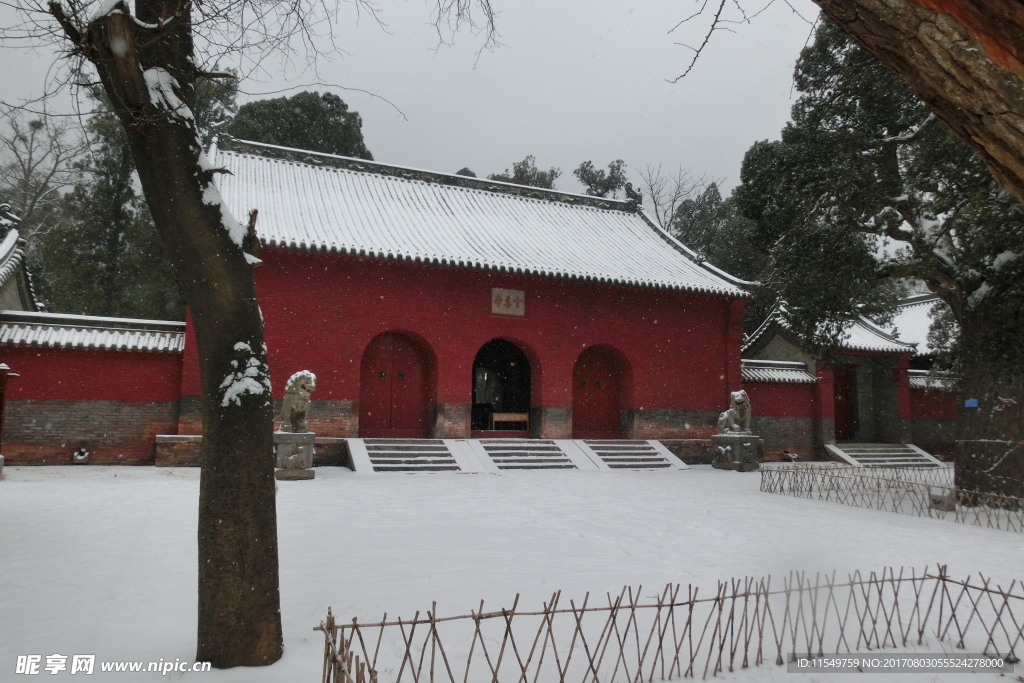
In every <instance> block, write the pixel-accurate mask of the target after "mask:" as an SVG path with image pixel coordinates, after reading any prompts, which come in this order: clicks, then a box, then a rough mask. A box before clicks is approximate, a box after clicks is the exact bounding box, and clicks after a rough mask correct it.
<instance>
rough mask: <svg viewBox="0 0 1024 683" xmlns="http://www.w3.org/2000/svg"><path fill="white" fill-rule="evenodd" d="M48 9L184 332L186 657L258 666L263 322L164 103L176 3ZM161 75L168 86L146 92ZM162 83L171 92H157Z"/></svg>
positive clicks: (178, 118)
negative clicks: (188, 528) (191, 422)
mask: <svg viewBox="0 0 1024 683" xmlns="http://www.w3.org/2000/svg"><path fill="white" fill-rule="evenodd" d="M50 9H51V12H52V13H53V14H54V16H55V17H56V18H57V19H58V21H60V23H61V26H62V27H63V28H64V30H65V33H67V35H68V37H69V38H70V39H71V41H72V42H73V43H74V48H73V49H74V50H77V51H79V52H80V53H81V54H83V55H84V56H85V57H86V58H87V59H88V60H89V61H90V62H92V64H93V65H94V66H95V67H96V70H97V71H98V73H99V76H100V80H101V81H102V83H103V87H104V88H105V90H106V93H107V95H108V96H109V98H110V102H111V104H112V106H113V108H114V111H115V113H116V114H117V116H118V117H119V119H120V120H121V122H122V123H123V125H124V127H125V130H126V131H127V135H128V140H129V144H130V146H131V150H132V155H133V157H134V159H135V165H136V168H137V170H138V173H139V179H140V181H141V185H142V190H143V193H144V194H145V197H146V201H147V203H148V205H149V209H150V212H151V214H152V216H153V221H154V223H155V224H156V227H157V229H158V231H159V232H160V235H161V237H162V239H163V241H164V243H165V244H166V245H167V249H168V252H169V254H170V256H171V259H172V261H173V263H174V266H175V269H176V271H177V274H178V278H179V280H180V281H181V285H182V288H183V289H184V292H185V296H186V299H187V301H188V304H189V307H190V309H191V312H192V318H193V321H194V325H195V333H196V346H197V350H198V354H199V367H200V375H201V384H202V416H203V444H202V456H201V466H202V474H201V480H200V491H199V538H198V540H199V630H198V646H197V653H196V658H197V660H199V661H209V662H212V664H213V666H215V667H218V668H227V667H232V666H260V665H266V664H271V663H273V662H275V661H277V660H278V659H279V658H280V656H281V653H282V632H281V615H280V597H279V592H278V553H277V513H276V505H275V480H274V462H273V407H272V399H271V395H270V386H269V375H268V373H267V365H266V348H265V346H264V344H263V323H262V319H261V316H260V311H259V308H258V306H257V302H256V289H255V284H254V282H253V277H252V266H251V265H249V263H248V262H247V260H246V257H245V254H244V253H243V251H242V249H241V247H240V246H239V245H238V244H236V243H235V242H234V241H233V239H232V237H231V235H229V233H228V231H227V230H226V228H225V224H226V219H225V217H224V215H223V214H222V210H221V207H220V206H219V204H218V203H217V201H216V199H219V195H216V191H215V189H213V190H212V192H213V194H212V195H211V188H213V174H214V172H215V170H214V169H209V168H206V167H204V165H203V164H201V162H200V158H201V154H202V150H201V148H200V143H199V139H198V136H197V131H196V128H195V123H194V120H193V119H192V118H191V112H190V111H189V110H186V109H185V108H184V107H176V106H175V102H176V100H175V97H177V98H180V101H181V103H183V104H184V105H186V106H187V107H188V108H189V109H191V108H192V107H193V106H194V104H195V94H194V83H195V79H196V76H197V73H198V72H197V70H196V68H195V66H193V64H192V35H191V26H190V23H189V22H190V18H189V13H188V8H187V5H186V4H185V3H184V2H180V1H172V2H166V0H137V2H136V9H137V13H138V14H137V18H138V21H136V20H135V19H133V18H132V17H131V16H130V14H129V9H128V7H127V5H126V4H122V5H120V6H119V9H118V10H116V11H115V12H113V13H110V14H107V15H105V16H101V17H95V18H93V19H92V20H91V21H90V22H89V24H88V25H87V26H82V25H80V24H77V23H76V22H75V21H74V20H73V19H69V18H68V17H66V16H65V15H64V13H63V11H62V9H61V7H60V5H59V4H57V3H51V5H50ZM161 71H162V72H165V73H166V75H169V76H170V77H171V78H173V81H172V80H171V79H170V78H165V79H164V80H163V84H164V85H163V86H155V85H154V83H155V80H156V79H157V77H159V76H160V75H161ZM168 83H171V84H172V85H173V92H172V93H168V94H167V95H166V97H160V96H159V89H160V87H166V86H167V84H168ZM154 89H155V90H156V91H157V93H156V94H154ZM214 198H216V199H214ZM235 380H237V381H240V382H241V384H239V383H237V382H236V381H235ZM246 382H248V384H246ZM246 386H248V387H249V389H250V390H249V391H244V390H242V391H239V388H243V389H244V388H245V387H246ZM261 387H262V388H261Z"/></svg>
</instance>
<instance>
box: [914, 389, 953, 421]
mask: <svg viewBox="0 0 1024 683" xmlns="http://www.w3.org/2000/svg"><path fill="white" fill-rule="evenodd" d="M958 404H959V397H958V395H957V394H956V393H955V392H952V391H925V390H924V389H911V390H910V410H911V413H912V414H913V417H915V418H917V419H919V420H955V419H956V410H957V405H958Z"/></svg>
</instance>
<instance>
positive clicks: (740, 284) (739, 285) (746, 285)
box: [637, 208, 761, 299]
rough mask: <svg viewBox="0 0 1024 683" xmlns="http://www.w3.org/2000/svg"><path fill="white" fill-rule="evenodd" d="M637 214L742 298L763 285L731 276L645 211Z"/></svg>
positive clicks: (640, 209) (639, 211) (748, 296)
mask: <svg viewBox="0 0 1024 683" xmlns="http://www.w3.org/2000/svg"><path fill="white" fill-rule="evenodd" d="M637 213H638V214H639V215H640V217H641V218H643V219H644V222H645V223H647V225H648V226H649V227H650V228H651V229H652V230H654V232H655V233H657V235H658V236H659V237H661V239H663V240H665V241H666V242H668V243H669V244H670V245H671V246H672V247H673V248H674V249H675V250H676V251H678V252H680V253H681V254H683V255H684V256H686V257H687V258H688V259H690V260H691V261H693V262H694V263H695V264H697V265H698V266H700V267H701V268H703V269H705V270H707V271H708V272H710V273H711V274H712V275H714V276H715V277H719V278H721V279H723V280H725V281H726V282H728V283H729V284H731V285H733V286H734V287H736V289H738V290H739V291H740V292H742V294H740V296H741V297H743V298H745V299H749V298H751V297H752V296H753V294H751V293H750V291H749V290H751V289H755V288H757V287H759V286H760V285H761V283H760V282H756V281H751V280H743V279H741V278H738V277H736V276H735V275H730V274H729V273H727V272H725V271H724V270H722V269H721V268H718V267H717V266H714V265H712V264H711V263H708V262H707V261H705V260H704V259H702V258H701V257H700V255H699V254H697V252H695V251H694V250H693V249H691V248H690V247H688V246H686V245H685V244H683V243H682V242H680V241H679V240H678V239H676V238H675V237H673V236H672V235H671V234H670V233H669V232H668V231H666V230H664V229H663V228H662V227H661V226H660V225H658V223H657V221H655V220H654V219H652V218H651V217H650V216H649V215H648V214H647V212H646V211H644V210H643V208H639V209H638V210H637Z"/></svg>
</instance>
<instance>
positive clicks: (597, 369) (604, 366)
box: [572, 346, 623, 439]
mask: <svg viewBox="0 0 1024 683" xmlns="http://www.w3.org/2000/svg"><path fill="white" fill-rule="evenodd" d="M622 370H623V368H622V363H621V362H620V360H619V358H618V356H617V355H616V353H615V352H614V351H612V350H611V349H609V348H605V347H601V346H592V347H590V348H589V349H587V350H586V351H584V352H583V353H581V354H580V357H579V358H577V359H576V365H575V366H574V367H573V370H572V435H573V438H577V439H618V438H621V437H622V426H621V423H620V418H619V408H620V406H621V404H622V399H621V396H622V393H621V392H622V375H623V372H622Z"/></svg>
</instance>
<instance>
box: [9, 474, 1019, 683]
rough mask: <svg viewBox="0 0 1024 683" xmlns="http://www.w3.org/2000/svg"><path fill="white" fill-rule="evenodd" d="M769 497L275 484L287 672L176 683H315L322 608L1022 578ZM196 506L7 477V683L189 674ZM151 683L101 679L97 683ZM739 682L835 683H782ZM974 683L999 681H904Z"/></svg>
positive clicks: (976, 550)
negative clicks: (91, 657)
mask: <svg viewBox="0 0 1024 683" xmlns="http://www.w3.org/2000/svg"><path fill="white" fill-rule="evenodd" d="M758 483H759V476H758V475H757V473H744V474H740V473H735V472H724V471H718V470H712V469H711V468H709V467H704V466H698V467H694V468H693V469H691V470H688V471H672V472H665V471H661V472H579V471H575V472H573V471H570V472H561V471H545V472H512V473H507V474H505V475H503V476H493V475H465V474H447V473H445V474H435V475H429V474H416V475H397V474H396V475H358V474H355V473H352V472H350V471H348V470H345V469H342V468H319V469H317V476H316V479H315V480H313V481H296V482H279V483H278V497H277V505H278V519H279V538H280V557H281V603H282V612H283V621H284V629H285V647H286V650H285V655H284V657H283V659H282V660H281V661H280V662H278V663H277V664H275V665H274V666H272V667H266V668H262V669H233V670H228V671H214V672H212V673H204V674H170V675H169V676H167V678H168V679H180V678H189V677H192V676H195V677H197V678H199V679H202V680H210V681H222V682H224V683H227V682H234V681H246V682H248V681H253V682H257V683H258V682H263V681H267V682H269V681H275V682H277V681H281V682H284V681H287V682H289V683H290V682H292V681H294V682H296V683H298V682H301V681H318V680H319V676H320V667H321V658H322V653H323V640H322V637H321V634H320V633H318V632H314V631H313V630H312V629H313V627H314V626H315V625H316V624H318V623H319V622H320V620H321V619H322V618H323V617H324V615H325V614H326V611H327V606H328V605H330V606H332V607H333V609H334V612H335V614H336V615H338V616H339V618H341V619H349V618H351V617H352V616H358V617H359V618H360V620H374V619H376V618H379V617H380V616H381V615H382V613H384V612H385V611H386V612H388V614H389V615H391V616H395V615H402V616H406V617H410V616H412V614H413V613H414V612H415V611H416V610H426V609H429V606H430V603H431V601H434V600H436V601H437V603H438V613H439V615H440V616H444V615H452V614H464V613H467V612H469V611H470V610H471V609H475V608H476V607H477V606H478V604H479V601H480V599H484V600H486V601H487V603H488V605H489V607H498V606H508V605H510V604H511V602H512V599H513V597H514V595H515V594H516V593H521V594H522V598H521V600H520V605H521V606H524V607H532V606H540V604H541V601H542V600H545V599H546V598H548V596H550V594H551V593H552V591H554V590H555V589H562V590H563V592H564V596H565V598H566V599H568V598H569V597H582V595H583V594H584V593H585V592H586V591H591V592H601V593H603V592H604V591H612V592H618V591H619V590H620V589H621V587H622V586H623V585H625V584H630V585H634V586H635V585H638V584H643V585H644V586H646V587H649V588H650V589H651V592H652V593H653V592H656V589H657V588H660V587H662V586H663V585H664V584H666V583H668V582H681V583H684V584H686V583H693V584H696V585H699V586H703V587H707V588H710V589H713V588H714V586H715V583H716V581H717V580H719V579H723V578H728V577H740V576H764V575H766V574H772V575H774V576H777V577H780V578H781V576H783V575H785V574H787V573H788V572H789V571H790V570H804V571H808V572H812V573H813V572H817V571H821V572H828V573H831V572H832V571H833V570H837V572H838V574H839V576H841V577H845V575H846V574H847V573H849V572H851V571H853V570H856V569H860V570H867V571H871V570H878V569H881V568H882V567H883V566H895V567H900V566H906V567H917V568H923V567H924V566H926V565H928V566H934V565H935V564H936V563H945V564H948V565H949V572H950V574H951V575H952V576H954V577H964V576H966V575H968V574H976V573H977V572H982V573H984V574H985V575H987V576H991V577H993V578H995V579H997V580H998V581H999V582H1000V583H1003V585H1006V584H1007V583H1009V582H1010V581H1011V580H1013V579H1018V578H1024V536H1022V535H1020V534H1014V533H1009V532H1006V531H999V530H993V529H982V528H978V527H970V526H964V525H959V524H955V523H951V522H944V521H940V520H932V519H922V518H915V517H909V516H904V515H896V514H891V513H887V512H880V511H873V510H864V509H859V508H852V507H845V506H841V505H836V504H832V503H824V502H820V501H812V500H804V499H798V498H789V497H783V496H777V495H771V494H764V493H760V492H759V491H758ZM198 493H199V471H198V470H197V469H185V468H181V469H158V468H152V467H88V466H86V467H33V468H28V467H24V468H19V467H7V468H5V469H4V479H3V481H0V681H9V680H13V681H16V680H33V677H30V676H16V675H15V674H14V671H15V662H16V658H17V655H24V654H41V655H43V656H44V660H43V662H44V663H45V655H49V654H55V653H59V654H64V655H71V654H95V655H97V660H98V661H99V660H105V661H110V660H138V661H143V660H144V661H150V660H153V661H155V660H159V659H161V658H162V659H163V660H165V661H167V660H171V661H173V660H175V659H181V660H190V659H191V658H192V657H193V656H194V650H195V631H196V510H197V506H198ZM646 592H647V591H646V590H645V593H646ZM41 675H42V676H45V677H46V679H47V680H50V679H51V678H52V679H60V676H50V675H48V674H46V673H45V672H43V673H42V674H41ZM62 676H68V672H64V673H63V674H62ZM1015 676H1016V674H1015V675H1014V677H1015ZM158 677H159V676H158V674H153V673H150V674H135V675H134V678H133V675H131V674H123V673H122V674H106V678H104V674H101V673H100V672H98V671H97V672H96V673H95V674H94V675H93V676H90V677H88V678H85V679H84V680H112V681H116V680H153V679H156V678H158ZM727 678H729V679H733V680H805V681H815V680H829V679H828V677H827V676H824V677H823V676H821V675H812V674H786V673H785V669H783V668H776V667H774V666H768V667H764V668H762V669H759V670H755V671H752V672H745V673H742V674H737V675H735V676H732V675H730V676H729V677H727ZM964 678H970V680H973V681H981V680H995V677H994V676H993V675H991V674H986V675H982V674H978V675H971V676H964V675H962V674H961V676H960V678H957V677H956V676H952V677H950V676H936V675H924V674H915V675H904V676H903V677H901V678H899V680H901V681H902V680H928V681H933V680H936V681H955V680H963V679H964ZM1008 679H1009V677H1007V678H1002V679H1000V680H1003V681H1006V680H1008ZM71 680H75V679H74V678H72V679H71ZM844 680H845V679H844ZM871 680H872V681H874V682H875V683H882V681H887V680H896V679H895V678H890V677H889V676H887V675H874V676H873V677H872V678H871Z"/></svg>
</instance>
